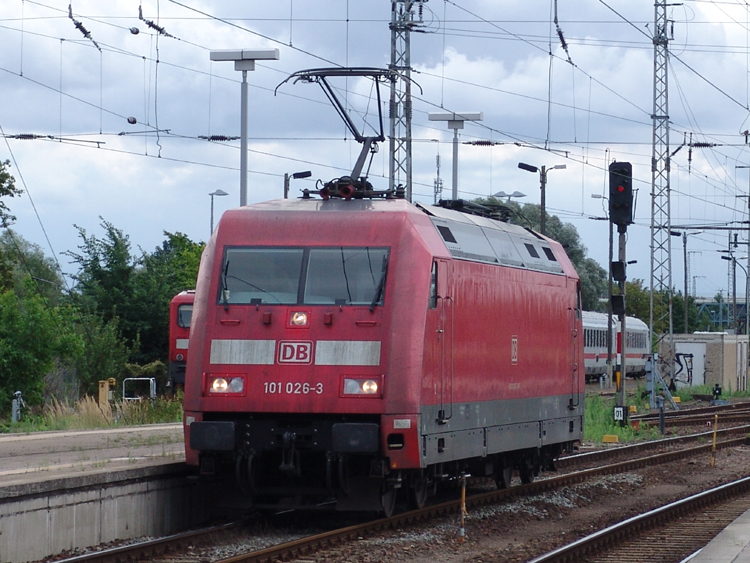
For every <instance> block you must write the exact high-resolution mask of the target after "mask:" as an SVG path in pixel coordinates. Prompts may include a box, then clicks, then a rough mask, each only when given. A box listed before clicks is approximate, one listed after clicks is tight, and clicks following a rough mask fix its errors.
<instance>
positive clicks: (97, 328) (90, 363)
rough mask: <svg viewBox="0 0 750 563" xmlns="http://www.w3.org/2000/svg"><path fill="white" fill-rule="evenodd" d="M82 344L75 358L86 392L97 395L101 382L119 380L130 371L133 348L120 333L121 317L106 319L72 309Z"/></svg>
mask: <svg viewBox="0 0 750 563" xmlns="http://www.w3.org/2000/svg"><path fill="white" fill-rule="evenodd" d="M68 320H69V322H70V323H71V324H72V326H73V327H74V331H75V334H76V335H77V336H78V338H79V339H80V342H81V343H82V345H81V349H80V353H78V354H76V355H75V356H74V357H73V359H72V361H73V365H74V366H75V371H76V374H77V378H78V391H79V393H80V394H82V395H96V394H97V393H98V390H99V381H103V380H105V379H109V378H114V379H116V380H117V382H118V383H119V382H120V381H121V380H122V377H123V375H124V374H125V373H126V366H127V363H128V360H129V358H130V356H131V354H132V352H133V347H132V346H130V345H128V343H127V342H126V341H125V339H124V338H123V337H122V335H121V334H120V330H119V325H118V320H117V319H116V318H115V319H110V320H109V321H105V320H104V319H103V318H102V317H101V316H100V315H97V314H95V313H93V314H92V313H88V314H87V313H82V312H80V311H70V316H69V318H68Z"/></svg>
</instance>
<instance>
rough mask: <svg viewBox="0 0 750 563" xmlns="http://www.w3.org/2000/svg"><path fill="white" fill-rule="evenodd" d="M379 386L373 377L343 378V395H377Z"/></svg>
mask: <svg viewBox="0 0 750 563" xmlns="http://www.w3.org/2000/svg"><path fill="white" fill-rule="evenodd" d="M379 390H380V386H379V385H378V382H377V381H376V380H374V379H354V378H349V377H346V378H344V395H371V396H372V395H378V394H379Z"/></svg>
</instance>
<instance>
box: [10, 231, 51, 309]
mask: <svg viewBox="0 0 750 563" xmlns="http://www.w3.org/2000/svg"><path fill="white" fill-rule="evenodd" d="M27 279H31V280H32V281H33V284H31V285H29V284H27V283H26V280H27ZM0 287H2V288H3V289H12V290H13V291H14V292H15V293H16V295H19V296H24V295H26V294H27V292H28V291H33V292H34V293H37V294H39V295H41V296H42V297H44V298H45V299H46V300H47V302H48V303H49V304H51V305H55V304H57V303H58V302H59V300H60V297H61V295H62V288H63V280H62V277H61V276H60V274H59V269H58V267H57V264H56V263H55V261H54V260H52V259H51V258H49V257H47V256H46V255H45V254H44V251H43V250H42V249H41V247H40V246H39V245H37V244H34V243H32V242H29V241H27V240H26V239H24V238H23V237H22V236H21V235H19V234H18V233H16V232H14V231H13V230H11V229H6V230H5V232H3V234H2V235H0Z"/></svg>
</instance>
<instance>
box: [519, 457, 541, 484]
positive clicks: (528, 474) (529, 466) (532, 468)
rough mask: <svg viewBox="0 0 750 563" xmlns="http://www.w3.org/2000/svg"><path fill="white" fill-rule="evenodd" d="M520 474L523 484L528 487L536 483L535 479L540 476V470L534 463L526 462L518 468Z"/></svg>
mask: <svg viewBox="0 0 750 563" xmlns="http://www.w3.org/2000/svg"><path fill="white" fill-rule="evenodd" d="M518 473H519V474H520V475H521V483H523V484H524V485H528V484H529V483H533V482H534V477H536V476H537V475H539V470H538V469H537V466H536V465H535V464H534V462H533V461H531V460H525V461H523V462H522V463H521V465H520V467H519V468H518Z"/></svg>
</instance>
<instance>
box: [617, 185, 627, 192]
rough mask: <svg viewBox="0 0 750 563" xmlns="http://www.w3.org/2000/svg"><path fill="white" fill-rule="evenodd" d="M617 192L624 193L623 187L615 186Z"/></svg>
mask: <svg viewBox="0 0 750 563" xmlns="http://www.w3.org/2000/svg"><path fill="white" fill-rule="evenodd" d="M617 191H618V192H620V193H622V192H624V191H625V186H617Z"/></svg>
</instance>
